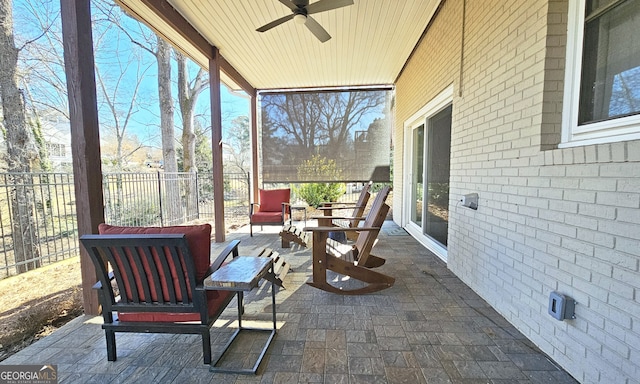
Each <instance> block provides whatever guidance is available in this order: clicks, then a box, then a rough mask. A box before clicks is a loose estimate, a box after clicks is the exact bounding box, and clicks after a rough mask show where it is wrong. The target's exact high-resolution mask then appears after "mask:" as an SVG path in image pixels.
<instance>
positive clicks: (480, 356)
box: [465, 345, 507, 361]
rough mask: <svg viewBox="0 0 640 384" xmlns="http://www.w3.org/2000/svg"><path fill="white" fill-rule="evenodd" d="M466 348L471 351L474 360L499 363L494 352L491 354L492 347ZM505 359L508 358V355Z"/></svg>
mask: <svg viewBox="0 0 640 384" xmlns="http://www.w3.org/2000/svg"><path fill="white" fill-rule="evenodd" d="M465 348H466V349H467V351H469V353H470V354H471V357H472V358H473V360H478V361H498V358H497V357H496V355H494V354H493V352H491V347H487V346H484V345H471V346H467V347H465ZM496 349H497V348H496ZM504 357H506V355H505V356H504ZM503 361H507V360H503Z"/></svg>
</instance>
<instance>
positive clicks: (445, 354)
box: [433, 345, 473, 360]
mask: <svg viewBox="0 0 640 384" xmlns="http://www.w3.org/2000/svg"><path fill="white" fill-rule="evenodd" d="M433 349H434V350H435V351H436V353H437V354H438V357H439V358H440V359H442V360H473V357H472V356H471V353H469V350H467V348H466V347H464V346H462V345H435V346H434V347H433Z"/></svg>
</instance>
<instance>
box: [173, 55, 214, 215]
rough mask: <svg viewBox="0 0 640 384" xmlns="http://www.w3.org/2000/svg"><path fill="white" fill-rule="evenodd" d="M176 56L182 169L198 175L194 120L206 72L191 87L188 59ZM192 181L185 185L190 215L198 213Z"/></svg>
mask: <svg viewBox="0 0 640 384" xmlns="http://www.w3.org/2000/svg"><path fill="white" fill-rule="evenodd" d="M175 54H176V58H177V61H178V104H179V105H180V115H181V116H182V164H183V166H182V168H183V171H184V172H189V173H196V172H198V167H197V164H196V134H195V131H194V127H193V124H194V121H193V120H194V113H195V108H196V101H197V100H198V96H199V95H200V93H201V92H202V91H203V90H204V89H205V88H206V87H207V85H208V83H207V79H206V76H205V71H204V70H203V69H202V68H200V70H198V73H197V74H196V77H195V79H194V80H193V86H190V84H189V73H188V67H187V57H186V56H184V55H183V54H182V53H180V52H178V51H175ZM191 179H193V178H190V180H186V181H185V183H184V193H185V196H186V199H185V203H186V211H187V212H188V215H194V214H196V213H197V209H196V207H195V204H194V202H195V203H196V204H197V199H195V198H194V196H192V194H195V193H197V191H195V187H194V185H192V182H191Z"/></svg>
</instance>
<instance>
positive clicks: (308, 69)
mask: <svg viewBox="0 0 640 384" xmlns="http://www.w3.org/2000/svg"><path fill="white" fill-rule="evenodd" d="M440 1H441V0H354V4H353V5H351V6H347V7H343V8H339V9H334V10H330V11H326V12H321V13H316V14H314V15H313V18H314V19H315V20H316V21H318V23H320V25H322V26H323V27H324V28H325V29H326V30H327V32H328V33H329V34H330V35H331V37H332V38H331V39H330V40H329V41H327V42H325V43H321V42H320V41H319V40H317V39H316V38H315V36H314V35H313V34H312V33H311V32H310V31H309V30H308V29H307V28H306V26H304V25H299V24H296V23H295V22H294V21H293V20H291V21H288V22H286V23H284V24H282V25H279V26H277V27H275V28H273V29H271V30H269V31H266V32H263V33H260V32H256V28H258V27H260V26H262V25H264V24H266V23H268V22H270V21H272V20H275V19H278V18H280V17H283V16H286V15H288V14H290V13H291V10H290V9H289V8H287V7H286V6H285V5H283V4H282V3H281V2H280V1H278V0H168V2H169V3H170V4H171V5H172V6H173V7H174V8H175V9H176V10H177V11H178V12H179V13H180V14H181V15H182V16H183V17H184V18H185V19H186V20H187V21H188V22H189V23H190V24H191V25H192V26H193V27H194V28H195V29H196V30H197V31H198V32H199V33H200V34H201V35H202V36H203V37H204V38H205V39H207V40H208V41H209V43H211V44H212V45H214V46H216V47H217V48H218V49H219V51H220V54H221V55H222V56H223V57H224V58H225V59H226V60H227V61H228V62H229V63H230V64H231V65H232V66H233V67H234V68H235V69H236V70H237V71H238V72H239V73H240V74H241V75H242V76H243V77H244V78H245V79H246V80H247V81H249V83H251V85H252V86H253V87H255V88H257V89H289V88H307V87H349V86H363V85H364V86H367V85H386V84H392V83H393V81H394V80H395V78H396V76H397V75H398V74H399V72H400V70H401V69H402V67H403V66H404V63H405V62H406V60H407V58H408V57H409V55H410V54H411V52H412V50H413V48H414V47H415V45H416V43H417V42H418V40H419V38H420V36H421V35H422V33H423V31H424V30H425V28H426V27H427V24H428V23H429V20H430V19H431V17H432V16H433V15H434V13H435V11H436V9H437V7H438V5H439V3H440ZM118 2H119V3H120V4H121V5H122V7H123V8H124V9H125V10H127V11H128V12H130V13H131V14H132V15H133V16H134V17H136V18H137V19H139V20H141V21H143V22H145V23H146V24H147V25H149V26H151V27H152V28H153V29H154V30H156V31H158V32H159V33H161V34H162V35H163V36H165V37H166V38H167V39H168V40H169V41H170V42H171V43H172V44H174V45H175V46H177V47H178V48H180V49H181V50H182V51H184V52H185V53H187V54H188V55H190V56H191V57H192V58H193V59H194V60H195V61H196V62H198V63H200V64H201V65H202V66H204V67H205V68H206V66H207V60H206V58H205V57H204V56H203V55H201V54H199V53H198V51H197V50H196V49H194V48H193V47H190V46H189V44H188V42H187V41H186V40H185V39H184V38H182V37H181V36H180V35H179V34H177V33H176V32H175V31H173V30H172V29H171V27H169V26H168V25H167V24H165V23H164V22H163V21H162V20H161V19H160V18H159V17H157V16H156V15H155V14H154V13H153V11H151V10H149V9H148V8H147V7H146V6H145V5H144V3H143V2H142V1H140V0H118ZM310 3H314V1H313V0H311V1H310ZM222 80H223V81H224V82H225V83H227V85H229V86H231V87H234V85H233V83H232V82H231V81H230V80H229V79H228V78H226V77H224V76H223V79H222Z"/></svg>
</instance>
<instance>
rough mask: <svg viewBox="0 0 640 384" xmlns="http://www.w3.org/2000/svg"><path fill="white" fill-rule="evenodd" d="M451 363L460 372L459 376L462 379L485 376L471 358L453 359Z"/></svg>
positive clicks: (483, 377)
mask: <svg viewBox="0 0 640 384" xmlns="http://www.w3.org/2000/svg"><path fill="white" fill-rule="evenodd" d="M453 364H454V365H455V367H456V369H457V370H458V372H459V373H460V377H462V378H464V379H485V378H486V377H487V375H485V373H484V372H483V371H482V369H481V368H480V365H478V363H477V362H475V361H473V360H459V361H455V360H454V361H453Z"/></svg>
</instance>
